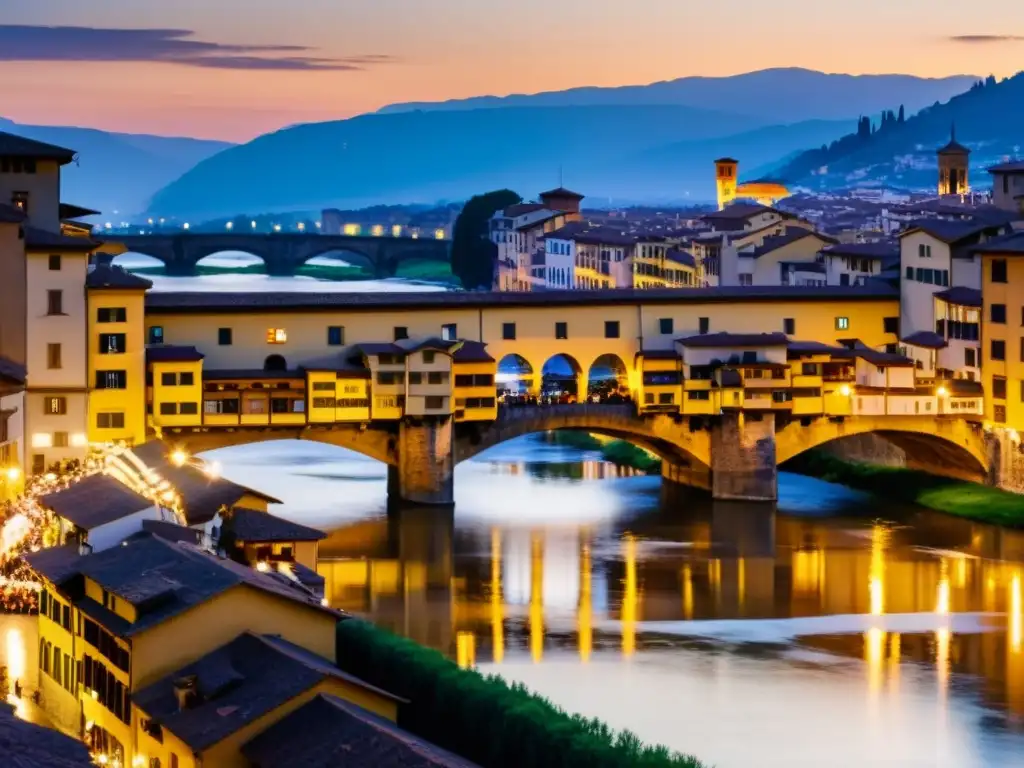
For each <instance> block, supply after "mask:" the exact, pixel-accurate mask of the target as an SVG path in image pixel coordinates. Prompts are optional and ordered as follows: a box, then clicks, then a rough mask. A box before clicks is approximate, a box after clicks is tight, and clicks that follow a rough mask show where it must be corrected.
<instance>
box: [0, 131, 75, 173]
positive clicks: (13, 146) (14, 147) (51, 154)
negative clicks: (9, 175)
mask: <svg viewBox="0 0 1024 768" xmlns="http://www.w3.org/2000/svg"><path fill="white" fill-rule="evenodd" d="M0 157H26V158H36V159H37V160H56V161H57V162H59V163H60V164H61V165H66V164H67V163H70V162H71V161H72V160H74V159H75V152H74V151H73V150H70V149H65V148H64V147H58V146H57V145H56V144H47V143H46V142H43V141H36V140H35V139H28V138H25V137H24V136H17V135H15V134H13V133H5V132H3V131H0Z"/></svg>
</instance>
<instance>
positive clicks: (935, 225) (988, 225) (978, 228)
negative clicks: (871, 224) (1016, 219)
mask: <svg viewBox="0 0 1024 768" xmlns="http://www.w3.org/2000/svg"><path fill="white" fill-rule="evenodd" d="M1003 228H1004V225H1003V223H1002V222H978V221H949V220H947V219H922V220H920V221H916V222H913V223H912V224H911V225H910V226H909V227H907V228H906V229H904V230H903V231H902V232H900V233H899V237H900V238H901V239H902V238H904V237H906V236H907V235H910V234H912V233H914V232H925V233H926V234H929V235H931V236H932V237H934V238H935V239H936V240H941V241H942V242H944V243H946V244H947V245H958V244H960V243H963V242H966V241H967V240H970V239H971V238H974V237H978V236H979V235H982V234H984V233H986V232H988V231H989V230H1000V229H1003Z"/></svg>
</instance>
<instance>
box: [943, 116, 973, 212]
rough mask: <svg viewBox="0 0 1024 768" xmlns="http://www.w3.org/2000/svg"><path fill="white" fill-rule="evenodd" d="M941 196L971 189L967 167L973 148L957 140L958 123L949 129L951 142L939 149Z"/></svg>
mask: <svg viewBox="0 0 1024 768" xmlns="http://www.w3.org/2000/svg"><path fill="white" fill-rule="evenodd" d="M938 156H939V196H940V197H942V196H943V195H966V194H967V193H968V192H970V191H971V188H970V186H969V185H968V183H967V169H968V166H969V165H970V156H971V150H969V149H968V148H967V147H965V146H964V145H963V144H961V143H959V142H958V141H957V140H956V124H955V123H954V124H953V125H952V126H950V129H949V143H948V144H947V145H946V146H944V147H942V148H941V149H940V150H939V151H938Z"/></svg>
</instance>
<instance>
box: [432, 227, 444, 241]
mask: <svg viewBox="0 0 1024 768" xmlns="http://www.w3.org/2000/svg"><path fill="white" fill-rule="evenodd" d="M434 239H435V240H444V230H443V229H435V230H434Z"/></svg>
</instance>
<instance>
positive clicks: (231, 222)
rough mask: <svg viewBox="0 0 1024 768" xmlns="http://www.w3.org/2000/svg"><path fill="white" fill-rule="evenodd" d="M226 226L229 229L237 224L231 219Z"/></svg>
mask: <svg viewBox="0 0 1024 768" xmlns="http://www.w3.org/2000/svg"><path fill="white" fill-rule="evenodd" d="M226 226H227V228H228V229H232V228H233V227H234V226H235V222H233V221H229V222H228V223H227V225H226Z"/></svg>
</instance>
